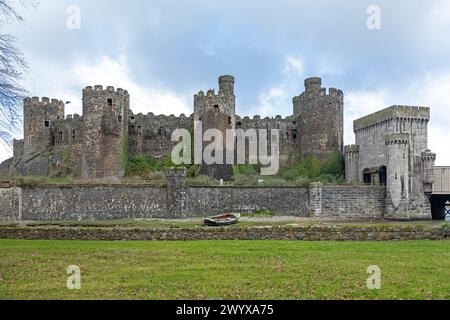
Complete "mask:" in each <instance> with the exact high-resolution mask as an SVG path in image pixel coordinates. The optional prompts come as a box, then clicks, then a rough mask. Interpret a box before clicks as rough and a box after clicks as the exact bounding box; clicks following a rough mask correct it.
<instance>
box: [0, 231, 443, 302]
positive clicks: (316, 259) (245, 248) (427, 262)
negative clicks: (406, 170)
mask: <svg viewBox="0 0 450 320" xmlns="http://www.w3.org/2000/svg"><path fill="white" fill-rule="evenodd" d="M69 265H78V266H79V267H80V268H81V273H82V276H81V284H82V289H81V290H78V291H70V290H67V289H66V281H67V275H66V268H67V267H68V266H69ZM370 265H378V266H380V268H381V270H382V289H381V290H379V291H370V290H368V289H367V287H366V280H367V277H368V275H367V273H366V271H367V267H368V266H370ZM0 299H450V242H448V241H436V242H432V241H409V242H297V241H292V242H287V241H197V242H83V241H21V240H0Z"/></svg>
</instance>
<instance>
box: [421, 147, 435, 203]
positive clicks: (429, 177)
mask: <svg viewBox="0 0 450 320" xmlns="http://www.w3.org/2000/svg"><path fill="white" fill-rule="evenodd" d="M435 162H436V154H435V153H432V152H431V151H430V150H428V149H427V150H426V151H425V152H423V153H422V171H423V190H424V192H425V194H426V195H427V196H431V194H432V193H433V184H434V182H435V176H434V165H435Z"/></svg>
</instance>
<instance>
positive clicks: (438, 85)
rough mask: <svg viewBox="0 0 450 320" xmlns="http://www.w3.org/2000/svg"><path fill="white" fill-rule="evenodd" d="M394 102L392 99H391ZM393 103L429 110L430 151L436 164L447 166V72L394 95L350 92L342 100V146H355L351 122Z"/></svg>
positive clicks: (449, 153) (449, 101) (449, 132)
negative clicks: (343, 109)
mask: <svg viewBox="0 0 450 320" xmlns="http://www.w3.org/2000/svg"><path fill="white" fill-rule="evenodd" d="M394 99H395V100H394ZM394 104H400V105H416V106H427V107H430V108H431V121H430V123H429V135H428V144H429V148H430V149H431V150H432V151H433V152H435V153H437V161H436V163H437V164H438V165H450V149H449V148H448V146H449V141H450V129H449V127H450V126H449V125H450V73H445V72H444V73H440V74H428V75H427V76H424V77H423V78H419V79H415V80H413V81H411V82H410V83H409V84H406V85H405V87H404V88H403V89H402V90H401V91H400V92H395V94H394V93H393V92H391V91H389V90H386V89H379V90H376V91H373V92H349V93H347V95H346V99H345V143H346V144H351V143H354V134H353V121H354V120H355V119H358V118H360V117H362V116H365V115H368V114H370V113H373V112H375V111H378V110H381V109H383V108H386V107H389V106H391V105H394Z"/></svg>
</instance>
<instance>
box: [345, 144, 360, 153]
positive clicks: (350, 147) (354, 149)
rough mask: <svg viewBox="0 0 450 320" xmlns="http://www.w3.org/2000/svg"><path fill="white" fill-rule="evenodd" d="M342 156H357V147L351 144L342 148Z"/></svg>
mask: <svg viewBox="0 0 450 320" xmlns="http://www.w3.org/2000/svg"><path fill="white" fill-rule="evenodd" d="M344 154H345V155H350V154H359V145H356V144H352V145H348V146H345V147H344Z"/></svg>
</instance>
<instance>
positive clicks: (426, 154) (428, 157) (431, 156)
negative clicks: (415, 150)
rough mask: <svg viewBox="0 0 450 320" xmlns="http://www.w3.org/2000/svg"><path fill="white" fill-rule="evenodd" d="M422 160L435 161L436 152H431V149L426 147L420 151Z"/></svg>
mask: <svg viewBox="0 0 450 320" xmlns="http://www.w3.org/2000/svg"><path fill="white" fill-rule="evenodd" d="M422 160H423V161H436V153H433V152H431V150H429V149H427V150H426V151H425V152H423V153H422Z"/></svg>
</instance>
